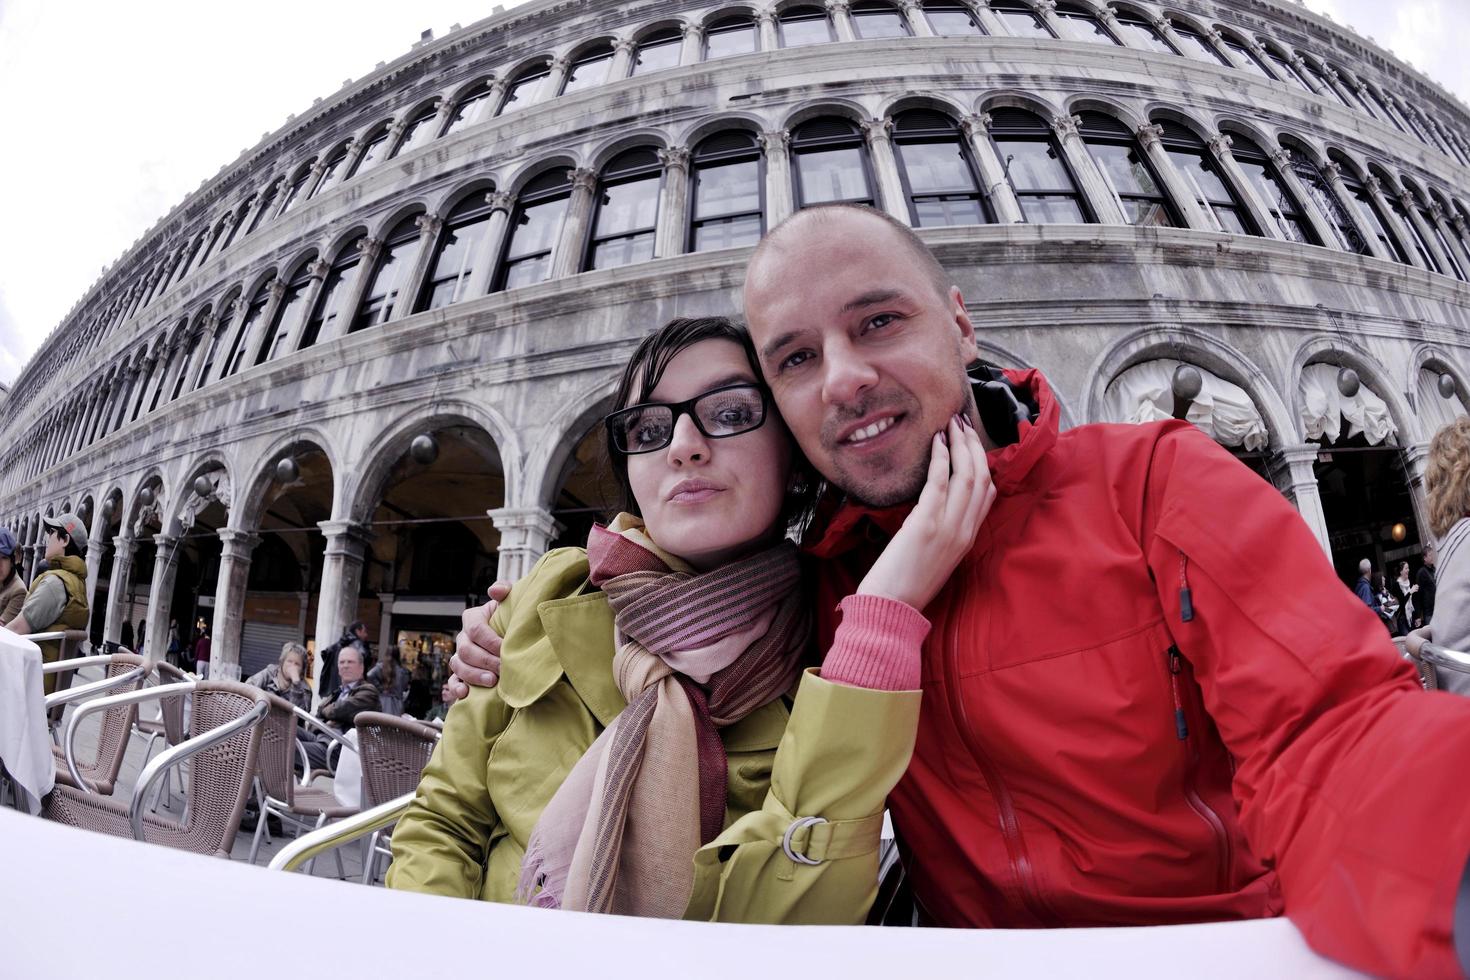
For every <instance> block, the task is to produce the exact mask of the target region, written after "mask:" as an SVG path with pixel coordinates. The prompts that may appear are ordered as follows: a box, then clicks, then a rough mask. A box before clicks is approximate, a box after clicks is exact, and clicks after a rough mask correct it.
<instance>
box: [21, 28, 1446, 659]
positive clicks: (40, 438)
mask: <svg viewBox="0 0 1470 980" xmlns="http://www.w3.org/2000/svg"><path fill="white" fill-rule="evenodd" d="M1467 121H1470V116H1467V112H1466V109H1465V107H1464V106H1463V105H1461V104H1460V103H1459V102H1457V101H1456V100H1455V99H1454V98H1452V97H1451V96H1450V95H1448V94H1447V93H1446V92H1445V91H1444V90H1443V89H1441V88H1439V87H1438V86H1437V85H1435V84H1434V83H1433V82H1431V81H1430V80H1429V79H1427V78H1425V77H1424V76H1423V75H1421V74H1419V73H1417V72H1416V71H1414V70H1413V69H1412V68H1410V67H1409V66H1407V65H1406V64H1404V63H1402V62H1400V61H1398V60H1396V59H1395V58H1393V57H1392V56H1391V55H1389V54H1388V53H1386V52H1385V51H1383V50H1382V49H1380V48H1378V47H1377V46H1375V45H1374V44H1372V43H1369V42H1368V41H1365V40H1364V39H1363V38H1361V37H1358V36H1356V35H1355V34H1353V33H1351V32H1350V31H1347V30H1344V29H1342V28H1341V27H1338V26H1336V25H1334V24H1333V23H1332V22H1331V21H1329V20H1327V19H1324V18H1322V17H1320V16H1317V15H1314V14H1312V13H1310V12H1308V11H1307V10H1305V9H1304V8H1302V7H1301V6H1299V5H1298V4H1296V3H1294V2H1291V0H1171V2H1168V3H1155V2H1152V0H1149V2H1132V0H1128V2H1122V0H1119V2H1116V3H1111V4H1108V5H1106V6H1103V5H1101V4H1096V3H1093V2H1092V0H1074V2H1065V3H1064V2H1053V0H988V2H987V0H923V2H920V0H902V2H893V3H888V2H883V0H866V2H864V0H851V2H849V0H828V2H827V3H826V4H825V5H821V4H814V3H809V2H803V0H783V2H778V3H769V2H767V0H758V2H754V3H742V2H731V3H725V2H717V0H632V2H620V3H616V4H612V3H604V4H583V3H569V2H565V0H532V2H530V3H527V4H525V5H523V6H520V7H517V8H515V9H514V10H512V11H509V12H506V13H501V14H497V15H495V16H492V17H490V18H488V19H486V20H484V21H481V22H479V23H476V24H473V25H471V26H469V27H467V28H462V29H455V30H454V31H453V32H452V33H451V34H450V35H449V36H447V37H444V38H442V39H438V40H435V39H432V38H426V39H425V40H423V41H421V42H420V43H418V44H416V45H415V46H414V48H413V49H412V50H411V51H410V52H409V53H408V54H407V55H405V56H403V57H401V58H399V59H397V60H395V61H393V62H392V63H390V64H383V65H380V66H379V67H378V69H377V70H375V71H374V72H373V73H372V74H370V75H368V76H367V77H365V78H363V79H361V80H359V81H356V82H352V83H350V84H347V85H346V86H345V87H344V88H343V89H342V90H341V91H339V92H338V93H337V94H336V95H334V96H332V97H331V98H328V99H325V100H322V101H320V102H318V103H317V104H314V105H313V106H312V107H311V108H310V109H309V110H308V111H307V112H305V113H303V114H301V115H299V116H297V117H295V118H293V119H292V120H291V121H290V122H289V123H288V124H287V125H286V126H284V127H283V128H281V129H280V130H279V131H277V132H275V133H272V134H269V135H268V136H266V137H265V138H264V139H263V140H262V141H261V142H260V143H259V144H258V145H257V146H256V147H254V148H253V149H251V150H249V151H248V152H246V153H245V154H244V155H243V156H241V157H240V158H239V159H238V160H236V161H234V162H233V163H231V164H229V165H228V166H226V167H225V168H223V169H222V170H221V172H220V173H219V174H218V175H217V176H216V177H215V178H213V179H212V180H209V181H208V182H206V183H205V184H204V185H203V186H201V187H200V189H199V190H198V191H196V192H195V193H194V194H192V195H191V196H190V197H189V198H188V199H187V200H185V201H184V202H183V203H181V204H180V205H178V206H177V207H176V208H174V209H173V211H171V212H170V213H169V214H168V215H167V216H166V217H165V218H163V219H162V220H161V221H160V222H159V223H158V224H157V225H156V226H155V227H154V228H153V229H152V230H151V231H150V232H149V233H148V234H147V235H145V236H144V237H143V238H142V239H140V240H139V242H138V243H137V244H136V245H135V246H134V247H133V248H132V249H131V250H130V251H129V252H128V253H127V254H126V255H124V256H123V257H122V258H120V259H119V260H118V261H117V262H116V263H114V264H113V266H112V267H111V268H110V269H108V270H107V271H106V272H105V273H104V274H103V276H102V277H101V278H100V279H99V280H98V281H97V283H96V284H95V285H94V286H93V287H92V288H91V289H90V290H89V291H88V292H87V294H86V295H85V296H84V297H82V299H81V300H80V301H79V302H78V303H77V304H76V306H75V308H74V309H73V310H72V311H71V312H70V314H68V316H67V317H66V318H65V321H64V322H63V323H62V324H61V325H60V326H59V327H58V328H57V329H56V331H55V332H54V333H53V334H52V335H51V336H50V337H49V338H48V340H47V341H46V342H45V344H44V345H43V346H42V348H41V349H40V350H39V352H38V353H37V354H36V355H35V357H34V359H33V360H32V361H31V362H30V364H29V365H28V366H27V368H26V369H25V371H24V372H23V373H22V374H21V376H20V377H19V378H18V379H17V381H16V383H15V385H14V386H13V389H12V391H11V392H10V393H9V396H8V398H7V400H6V401H5V403H4V404H5V411H4V418H3V421H0V521H3V522H4V523H5V524H6V525H7V526H9V527H11V528H13V529H14V530H15V531H16V533H17V534H18V535H19V536H20V538H21V540H22V542H23V543H24V544H25V545H27V546H28V547H30V548H32V549H33V550H34V551H35V553H36V554H35V555H33V557H36V556H38V555H39V549H40V547H41V530H40V521H41V518H42V517H43V516H45V515H48V514H54V513H60V512H63V511H68V510H70V511H76V512H79V513H82V514H83V515H84V516H85V517H86V518H87V519H88V521H89V526H90V527H91V529H92V540H93V541H94V546H93V548H92V550H91V552H90V554H89V555H88V562H89V565H90V567H91V569H92V571H93V574H92V575H91V576H90V577H89V580H88V587H89V589H91V590H93V593H94V602H93V608H94V624H93V631H94V635H95V636H96V637H98V638H101V637H104V636H105V637H106V638H107V639H111V640H117V639H119V638H120V637H122V636H123V635H124V631H125V623H126V624H127V626H128V628H127V632H129V633H131V632H132V629H131V622H132V621H133V620H135V619H143V618H146V621H147V640H146V645H147V647H148V648H149V650H150V652H152V653H153V654H155V655H160V654H162V653H163V652H164V649H165V647H166V645H167V643H168V635H169V624H170V623H171V622H177V623H178V624H179V627H180V632H181V633H183V634H185V635H187V633H188V632H189V630H190V627H191V624H192V623H193V622H195V621H196V620H203V621H205V622H208V623H210V624H211V626H212V629H213V635H214V644H213V649H214V661H215V668H214V669H215V671H216V673H218V674H222V675H226V676H228V675H230V674H232V673H234V672H236V671H238V670H239V669H240V667H241V662H242V652H243V653H244V654H245V656H244V660H245V664H244V665H245V667H246V668H247V669H248V668H250V667H251V666H254V665H256V663H258V662H259V660H260V657H261V656H264V655H265V654H263V653H261V651H264V650H268V649H269V647H270V644H271V643H275V642H276V641H277V640H279V639H280V638H282V637H287V638H297V639H314V640H315V641H316V642H318V643H319V644H325V643H329V642H331V641H332V640H333V639H334V638H335V637H337V636H338V635H340V633H341V632H342V630H343V627H344V625H345V624H346V623H348V622H350V621H352V620H354V619H357V618H361V619H364V620H365V621H367V622H368V623H369V626H370V629H372V630H373V632H374V634H375V636H377V637H378V638H380V639H382V640H383V641H392V640H393V639H394V638H395V637H396V636H398V635H399V634H400V633H401V631H403V630H405V629H421V630H424V631H426V632H433V631H435V630H438V631H441V632H442V631H447V630H450V629H452V624H453V622H454V621H455V619H456V611H457V610H458V609H462V608H463V607H464V605H465V604H466V603H467V602H469V601H471V600H472V599H473V598H474V597H475V596H476V595H477V594H479V593H480V591H481V590H482V588H483V586H484V585H485V584H487V583H488V582H489V581H490V580H491V579H493V578H495V577H497V576H499V577H503V578H512V579H513V578H515V577H516V576H518V575H520V574H521V573H523V572H525V571H526V570H527V569H528V568H529V566H530V564H531V563H532V562H533V561H534V560H535V559H536V557H537V556H538V555H540V554H541V553H542V552H543V551H544V550H545V549H546V548H547V547H549V546H550V545H552V544H553V543H556V542H558V541H575V540H577V539H578V536H579V535H585V531H586V527H587V526H588V523H589V521H590V519H591V516H592V515H593V514H594V513H595V512H596V511H597V509H598V508H599V507H600V506H601V505H602V502H603V500H602V498H603V492H602V491H603V481H602V479H601V476H600V468H599V464H598V458H597V457H598V438H597V432H596V429H597V424H598V421H599V419H600V417H601V416H602V415H603V414H604V413H605V412H606V411H607V410H608V399H609V397H610V393H611V390H612V387H613V385H614V382H615V379H616V373H617V368H618V367H619V365H620V364H621V362H622V361H623V360H624V359H625V358H626V356H627V354H628V353H629V351H630V350H631V348H632V347H633V345H634V344H636V342H637V341H638V339H639V338H640V337H641V336H642V335H644V334H645V333H646V332H647V331H649V330H650V329H652V328H654V327H655V326H657V325H658V324H660V323H662V322H663V321H665V320H666V319H668V318H670V317H672V316H678V315H700V314H711V313H729V312H735V311H737V310H738V308H739V300H740V295H739V285H740V282H741V276H742V270H743V265H744V263H745V261H746V259H747V257H748V255H749V247H750V245H751V244H752V243H753V242H754V241H755V240H756V239H757V238H758V237H759V235H760V234H761V232H762V231H763V230H764V229H767V228H769V227H771V226H773V225H774V224H775V223H777V222H779V221H780V220H781V219H782V218H783V217H785V216H786V215H789V214H790V213H792V212H793V210H795V209H797V208H799V207H802V206H805V205H807V204H811V203H814V202H819V201H829V200H854V201H864V202H868V203H871V204H873V205H874V206H877V207H880V208H883V209H885V210H887V211H888V212H890V213H892V214H893V215H894V216H895V217H897V218H899V219H900V220H902V221H904V222H907V223H909V224H911V225H913V226H915V227H918V228H920V229H921V232H920V233H921V234H922V236H923V237H924V238H925V240H926V241H927V242H929V243H930V244H931V245H932V246H933V248H934V249H935V251H936V253H937V254H938V255H939V257H940V259H941V260H942V261H943V262H944V264H945V265H946V267H947V268H949V269H950V270H951V271H952V273H953V275H954V278H955V281H956V283H957V284H958V285H959V286H960V288H961V289H962V291H963V293H964V296H965V298H966V300H967V303H968V306H969V309H970V311H971V314H972V317H973V318H974V320H975V322H976V324H977V326H978V328H979V330H980V340H981V346H982V349H983V351H984V353H985V356H986V357H987V358H988V359H989V360H991V361H993V362H995V363H997V364H1000V365H1002V366H1004V367H1008V368H1011V367H1037V368H1041V369H1043V370H1044V371H1045V372H1046V373H1047V375H1048V377H1049V379H1050V381H1051V383H1052V385H1053V387H1054V388H1055V390H1056V392H1057V393H1058V396H1059V398H1060V400H1061V402H1062V405H1063V418H1064V424H1065V425H1076V424H1081V423H1085V422H1092V421H1130V420H1131V421H1138V420H1143V419H1147V418H1154V417H1167V416H1171V415H1172V416H1177V417H1186V418H1189V419H1191V420H1192V421H1195V422H1196V423H1197V424H1199V425H1201V426H1202V427H1203V428H1205V429H1206V431H1209V432H1210V433H1211V434H1212V435H1214V436H1215V437H1216V438H1217V439H1219V440H1220V441H1221V442H1222V443H1225V444H1226V445H1228V446H1230V447H1231V448H1232V450H1233V451H1235V452H1237V453H1238V454H1239V455H1240V456H1241V457H1242V458H1243V459H1244V460H1245V461H1246V462H1247V463H1248V464H1250V465H1252V466H1253V467H1254V468H1256V469H1257V471H1258V472H1260V473H1261V474H1262V475H1263V477H1265V478H1267V479H1270V480H1271V481H1273V482H1274V483H1275V484H1276V486H1277V487H1279V488H1280V490H1281V491H1282V492H1283V493H1284V494H1286V495H1288V496H1289V497H1290V498H1291V499H1292V500H1293V501H1294V502H1295V503H1296V505H1297V506H1298V507H1299V509H1300V510H1301V512H1302V514H1303V516H1304V517H1305V518H1306V520H1307V521H1308V523H1309V524H1310V525H1311V526H1312V527H1313V529H1314V530H1315V531H1316V532H1317V534H1318V536H1319V537H1320V538H1321V540H1322V543H1323V546H1324V547H1325V548H1327V549H1328V550H1329V551H1330V552H1331V553H1332V554H1333V555H1334V558H1335V559H1336V560H1337V561H1338V563H1339V565H1340V566H1342V567H1346V566H1347V565H1348V564H1356V560H1357V558H1358V557H1371V558H1373V559H1374V560H1375V561H1377V562H1386V561H1390V560H1393V559H1396V558H1399V557H1407V556H1410V555H1412V554H1415V553H1417V551H1418V549H1419V547H1420V545H1421V544H1422V543H1423V541H1424V539H1425V535H1426V533H1427V532H1425V531H1423V530H1421V529H1422V528H1423V526H1424V520H1423V493H1422V485H1421V484H1422V474H1423V466H1424V455H1425V450H1426V445H1427V443H1428V440H1429V438H1430V436H1431V435H1432V433H1433V432H1434V431H1435V429H1436V428H1438V427H1439V426H1440V425H1442V424H1443V423H1444V422H1446V421H1448V420H1449V419H1451V418H1453V417H1454V416H1455V415H1457V414H1461V413H1464V412H1465V411H1466V408H1465V406H1466V404H1467V401H1470V372H1467V365H1470V359H1467V356H1466V349H1467V342H1470V285H1467V282H1466V278H1467V275H1470V224H1467V222H1470V127H1467ZM275 649H277V650H278V649H279V644H278V643H277V644H276V646H275Z"/></svg>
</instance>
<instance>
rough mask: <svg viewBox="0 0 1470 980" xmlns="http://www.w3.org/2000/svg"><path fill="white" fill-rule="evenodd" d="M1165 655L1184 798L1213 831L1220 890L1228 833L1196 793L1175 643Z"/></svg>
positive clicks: (1226, 868)
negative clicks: (1180, 747)
mask: <svg viewBox="0 0 1470 980" xmlns="http://www.w3.org/2000/svg"><path fill="white" fill-rule="evenodd" d="M1167 658H1168V664H1169V687H1170V689H1171V691H1172V692H1173V695H1174V734H1175V736H1176V737H1177V738H1178V739H1179V741H1180V743H1181V744H1182V745H1183V747H1184V801H1185V802H1186V803H1188V804H1189V808H1190V809H1191V810H1193V811H1194V812H1195V813H1196V814H1197V815H1198V816H1199V818H1200V819H1201V820H1203V821H1204V822H1205V824H1206V825H1207V826H1208V827H1209V828H1210V830H1211V832H1213V833H1214V835H1215V853H1216V857H1217V858H1218V859H1219V861H1220V870H1219V874H1218V875H1217V877H1216V887H1215V890H1216V891H1217V892H1220V893H1222V894H1223V893H1224V892H1225V891H1227V890H1228V889H1229V887H1230V865H1231V859H1232V855H1231V847H1230V835H1229V834H1228V833H1227V832H1226V830H1225V821H1223V820H1221V819H1220V815H1219V814H1218V813H1216V812H1215V811H1214V809H1213V808H1212V807H1211V806H1210V805H1209V804H1208V803H1206V802H1205V800H1204V797H1202V796H1200V795H1199V791H1198V790H1197V789H1196V788H1195V785H1194V777H1195V765H1196V763H1197V762H1198V761H1199V755H1198V753H1196V752H1195V751H1194V746H1193V745H1191V744H1190V740H1189V722H1188V720H1187V719H1186V717H1185V711H1184V697H1183V694H1182V692H1181V689H1180V682H1179V675H1180V673H1181V672H1182V671H1183V670H1184V657H1183V655H1181V654H1180V652H1179V648H1178V647H1177V646H1171V647H1169V651H1168V654H1167Z"/></svg>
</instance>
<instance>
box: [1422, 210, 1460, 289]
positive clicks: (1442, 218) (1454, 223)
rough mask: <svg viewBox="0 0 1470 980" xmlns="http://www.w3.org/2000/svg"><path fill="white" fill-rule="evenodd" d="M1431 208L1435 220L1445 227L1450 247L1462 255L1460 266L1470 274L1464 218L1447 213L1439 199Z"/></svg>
mask: <svg viewBox="0 0 1470 980" xmlns="http://www.w3.org/2000/svg"><path fill="white" fill-rule="evenodd" d="M1429 210H1430V211H1432V212H1433V213H1434V220H1435V221H1437V222H1439V226H1440V227H1441V228H1443V229H1444V237H1445V240H1446V241H1448V242H1449V243H1450V247H1451V248H1453V249H1455V252H1456V254H1457V255H1458V256H1459V257H1460V268H1462V269H1464V270H1465V274H1466V275H1470V249H1466V247H1465V242H1466V241H1467V238H1466V235H1465V222H1464V219H1462V218H1461V217H1460V216H1459V215H1454V216H1451V215H1449V214H1448V213H1446V212H1445V209H1444V208H1442V207H1440V205H1439V202H1438V201H1433V202H1431V203H1430V205H1429Z"/></svg>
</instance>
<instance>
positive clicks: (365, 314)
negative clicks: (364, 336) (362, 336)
mask: <svg viewBox="0 0 1470 980" xmlns="http://www.w3.org/2000/svg"><path fill="white" fill-rule="evenodd" d="M418 254H419V239H418V238H417V237H415V238H411V239H407V240H405V241H403V242H402V243H401V244H399V245H396V246H394V245H388V246H385V247H384V248H383V256H382V258H381V259H380V260H379V262H378V268H377V271H376V273H375V274H374V275H373V281H372V282H371V283H370V284H369V285H368V288H367V297H366V298H365V299H364V300H363V308H362V310H361V311H359V313H358V315H357V320H356V321H355V322H354V323H353V324H352V329H353V330H361V329H362V328H363V327H371V326H375V325H376V324H379V323H382V322H383V321H384V320H386V319H387V318H388V316H389V315H390V314H391V313H392V312H393V305H394V301H395V300H397V298H398V293H399V291H400V290H401V289H403V287H404V286H406V285H407V283H406V282H404V280H405V279H407V278H408V276H409V275H410V274H411V272H412V270H413V264H414V262H415V261H416V260H417V259H418Z"/></svg>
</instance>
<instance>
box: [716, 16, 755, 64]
mask: <svg viewBox="0 0 1470 980" xmlns="http://www.w3.org/2000/svg"><path fill="white" fill-rule="evenodd" d="M758 40H759V39H758V38H757V36H756V32H755V25H754V24H741V25H740V26H738V27H724V28H719V29H717V30H713V31H710V32H709V35H708V36H707V37H706V38H705V42H704V52H705V55H704V56H705V57H706V58H708V59H709V60H711V61H713V60H714V59H716V58H725V57H728V56H730V55H736V54H752V53H754V52H755V51H756V50H757V48H756V45H757V43H758Z"/></svg>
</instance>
